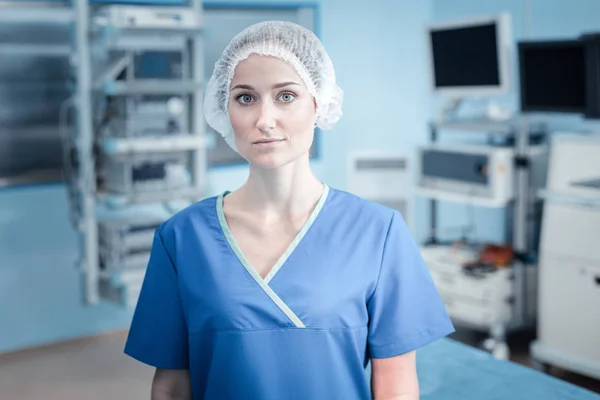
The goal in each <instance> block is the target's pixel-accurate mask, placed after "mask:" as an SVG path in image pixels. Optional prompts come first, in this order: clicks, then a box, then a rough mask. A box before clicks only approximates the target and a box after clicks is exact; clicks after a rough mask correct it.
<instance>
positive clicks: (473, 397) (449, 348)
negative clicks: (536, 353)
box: [417, 338, 600, 400]
mask: <svg viewBox="0 0 600 400" xmlns="http://www.w3.org/2000/svg"><path fill="white" fill-rule="evenodd" d="M417 369H418V373H419V382H420V388H421V400H458V399H460V400H500V399H502V400H507V399H509V400H538V399H540V400H541V399H543V400H600V395H598V394H595V393H593V392H591V391H588V390H586V389H583V388H580V387H578V386H575V385H573V384H571V383H568V382H565V381H562V380H559V379H557V378H554V377H552V376H550V375H547V374H543V373H541V372H538V371H536V370H534V369H531V368H528V367H525V366H523V365H519V364H516V363H513V362H510V361H502V360H497V359H495V358H493V357H492V356H491V355H490V354H489V353H486V352H484V351H482V350H479V349H476V348H474V347H471V346H468V345H465V344H463V343H460V342H457V341H455V340H454V339H449V338H444V339H442V340H439V341H436V342H434V343H432V344H430V345H428V346H425V347H423V348H422V349H420V350H418V351H417Z"/></svg>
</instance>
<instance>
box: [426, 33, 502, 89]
mask: <svg viewBox="0 0 600 400" xmlns="http://www.w3.org/2000/svg"><path fill="white" fill-rule="evenodd" d="M497 35H498V32H497V25H496V23H495V22H490V23H486V24H481V25H473V26H462V27H456V28H445V29H436V30H432V31H431V32H430V40H431V52H432V59H433V74H434V79H435V81H434V85H435V87H436V88H437V89H443V88H452V87H453V88H458V87H463V88H468V87H472V88H475V87H482V86H486V87H490V86H499V85H500V84H501V82H500V79H501V78H500V64H499V60H498V37H497Z"/></svg>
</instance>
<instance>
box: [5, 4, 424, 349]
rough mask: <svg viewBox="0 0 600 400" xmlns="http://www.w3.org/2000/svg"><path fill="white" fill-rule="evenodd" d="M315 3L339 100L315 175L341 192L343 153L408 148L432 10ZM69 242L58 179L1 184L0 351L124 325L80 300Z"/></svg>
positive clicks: (123, 317)
mask: <svg viewBox="0 0 600 400" xmlns="http://www.w3.org/2000/svg"><path fill="white" fill-rule="evenodd" d="M263 2H264V3H282V1H271V2H265V1H263ZM236 3H244V1H236ZM245 3H251V2H249V1H245ZM287 3H293V2H292V1H289V2H287ZM320 4H321V5H320V11H321V12H320V16H321V27H320V31H321V37H322V40H323V42H324V44H325V46H326V48H327V50H328V52H329V53H330V56H331V58H332V59H333V62H334V65H336V66H337V73H338V79H339V84H340V86H341V87H342V88H343V89H344V91H345V102H344V116H343V118H342V119H341V121H340V122H339V124H338V125H337V126H336V128H335V129H334V130H332V131H329V132H325V133H324V134H323V135H322V141H321V157H320V159H319V160H317V161H315V162H314V164H313V165H314V170H315V173H316V174H317V175H318V176H319V178H320V179H322V180H324V181H326V182H328V183H329V184H330V185H331V186H334V187H338V188H342V189H343V188H344V187H345V180H346V177H345V174H346V154H347V152H348V151H351V150H353V149H359V148H360V149H365V148H367V149H369V148H374V149H379V148H385V149H388V148H396V149H402V150H406V151H407V152H411V151H412V146H413V145H414V143H416V142H419V141H423V139H424V137H425V135H426V121H427V119H428V117H429V110H430V109H431V107H430V106H429V94H428V93H427V91H426V82H427V81H426V78H427V77H426V75H425V71H426V64H425V60H424V46H423V43H424V42H423V40H424V39H423V35H422V27H423V24H424V23H425V22H426V21H427V20H428V19H429V18H430V16H431V15H432V9H431V2H430V1H419V2H406V1H403V2H399V1H396V0H388V1H377V2H372V3H371V4H368V5H367V2H365V1H359V0H327V1H322V2H321V3H320ZM351 37H355V39H350V38H351ZM246 176H247V172H246V168H245V167H231V168H219V169H217V170H215V171H213V172H211V176H210V178H211V182H210V183H211V188H212V192H213V193H217V192H220V191H222V190H225V189H235V188H236V187H238V186H239V185H241V184H242V183H243V182H244V179H245V177H246ZM77 246H78V244H77V238H76V235H75V232H74V231H73V229H72V228H71V225H70V222H69V218H68V202H67V197H66V194H65V190H64V188H63V187H62V186H61V185H48V186H43V187H30V188H20V189H5V190H0V352H5V351H12V350H17V349H21V348H25V347H30V346H35V345H41V344H46V343H50V342H56V341H61V340H66V339H70V338H76V337H81V336H85V335H91V334H96V333H100V332H105V331H112V330H117V329H125V328H127V326H128V324H129V321H130V318H131V312H129V311H125V310H122V309H119V308H118V307H116V306H113V305H111V304H101V305H98V306H93V307H87V306H84V305H83V304H82V303H81V302H80V286H79V276H78V274H77V273H76V271H75V267H74V262H75V260H76V258H77V256H78V250H77Z"/></svg>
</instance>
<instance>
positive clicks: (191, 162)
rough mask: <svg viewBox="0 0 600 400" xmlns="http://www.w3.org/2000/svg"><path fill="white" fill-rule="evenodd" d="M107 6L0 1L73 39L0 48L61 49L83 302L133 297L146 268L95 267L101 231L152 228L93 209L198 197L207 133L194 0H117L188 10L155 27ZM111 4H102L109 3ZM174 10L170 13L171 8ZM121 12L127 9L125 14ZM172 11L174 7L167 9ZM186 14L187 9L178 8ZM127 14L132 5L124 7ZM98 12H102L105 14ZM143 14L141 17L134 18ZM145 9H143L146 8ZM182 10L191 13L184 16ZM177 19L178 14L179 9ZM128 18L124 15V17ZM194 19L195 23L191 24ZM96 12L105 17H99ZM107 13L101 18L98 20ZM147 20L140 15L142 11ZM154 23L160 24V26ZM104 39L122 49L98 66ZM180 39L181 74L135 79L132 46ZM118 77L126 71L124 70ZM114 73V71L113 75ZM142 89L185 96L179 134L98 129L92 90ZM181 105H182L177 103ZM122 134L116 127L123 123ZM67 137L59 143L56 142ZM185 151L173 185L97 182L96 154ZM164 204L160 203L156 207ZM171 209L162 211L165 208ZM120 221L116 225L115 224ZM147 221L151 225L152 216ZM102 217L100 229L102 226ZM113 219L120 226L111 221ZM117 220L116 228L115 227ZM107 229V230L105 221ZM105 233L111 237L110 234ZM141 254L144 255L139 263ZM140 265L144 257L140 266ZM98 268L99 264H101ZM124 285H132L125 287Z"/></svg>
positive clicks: (150, 47) (13, 16) (14, 17)
mask: <svg viewBox="0 0 600 400" xmlns="http://www.w3.org/2000/svg"><path fill="white" fill-rule="evenodd" d="M110 7H113V5H109V4H107V5H91V4H90V3H89V2H88V1H87V0H73V1H72V2H71V3H69V4H64V3H57V4H47V3H34V4H23V3H7V4H2V8H0V22H2V21H10V22H11V23H14V22H23V23H27V24H33V25H35V24H36V23H39V24H60V25H65V27H68V28H70V31H71V41H70V43H65V44H52V45H51V46H49V45H45V44H43V43H42V44H40V43H36V44H27V43H25V44H14V45H13V44H10V45H7V44H4V45H2V46H0V54H2V53H6V52H9V53H10V52H12V53H14V52H39V51H40V50H41V51H42V52H43V53H44V54H45V55H47V56H51V57H69V60H70V68H71V74H72V87H73V92H72V96H71V98H70V99H69V100H68V102H66V103H65V104H64V106H69V107H70V108H72V110H73V115H74V126H73V127H72V128H71V129H66V128H65V127H62V128H63V132H67V133H66V134H65V135H66V136H67V139H66V142H68V144H67V146H69V149H68V150H69V151H68V153H69V155H70V156H69V157H68V162H67V163H66V164H68V165H66V166H65V167H66V168H67V170H68V171H66V175H67V176H66V179H67V187H68V191H69V197H70V201H71V208H72V219H73V221H72V222H73V224H74V226H75V228H76V229H77V231H78V234H79V237H80V242H81V258H80V260H79V262H78V269H79V271H80V272H81V277H82V289H83V301H84V302H85V303H87V304H90V305H93V304H97V303H98V302H100V301H101V300H115V301H117V302H119V303H121V304H124V305H127V306H132V305H134V304H133V303H135V301H136V290H135V289H136V288H137V289H138V292H139V286H141V281H142V279H143V275H144V269H143V268H138V269H137V270H132V271H128V270H126V269H124V268H122V266H120V265H116V266H115V265H113V266H111V268H103V265H102V264H103V263H102V254H101V253H102V251H103V249H102V246H103V245H104V246H106V245H107V244H106V242H107V241H111V240H107V239H106V238H104V239H103V238H102V237H101V233H102V232H109V234H112V235H118V234H119V233H123V231H124V229H125V230H127V229H129V228H131V227H133V226H134V225H136V224H137V227H139V226H140V225H144V224H147V225H148V226H147V227H146V228H148V229H147V231H146V232H143V234H142V233H139V232H138V233H137V236H135V235H132V237H131V238H129V239H130V240H129V242H128V243H131V245H132V246H134V245H136V243H137V245H140V243H143V244H144V245H145V246H147V245H148V243H147V242H148V241H151V239H152V235H151V234H149V233H151V232H152V231H153V229H152V227H155V226H156V225H157V224H159V223H160V222H161V221H160V220H153V221H149V220H148V219H147V218H145V217H141V218H140V217H139V216H138V217H136V218H133V219H132V217H131V216H128V215H127V213H123V212H121V211H122V210H117V211H119V212H116V213H115V215H116V217H113V218H111V219H110V220H108V221H104V220H103V218H104V217H100V214H101V213H100V212H99V209H100V208H104V209H119V208H121V209H122V208H127V207H136V206H138V205H139V206H143V207H147V206H149V205H156V206H158V207H162V206H164V205H165V203H166V202H169V201H180V200H183V201H185V202H194V201H197V200H199V199H201V198H203V197H204V196H205V187H206V146H205V144H206V140H205V131H204V127H205V125H204V118H203V104H202V99H203V94H202V84H203V80H204V70H203V65H204V43H203V40H204V38H203V35H202V15H203V13H202V3H201V1H200V0H190V3H189V4H188V5H187V6H183V7H171V6H162V7H161V6H122V7H127V8H128V9H129V11H128V12H136V11H132V10H133V9H135V8H137V10H139V11H141V12H142V14H144V13H146V14H148V13H152V12H153V10H158V11H157V13H156V15H157V16H158V15H159V14H160V18H167V19H168V18H171V17H172V18H174V19H173V20H172V21H178V23H179V22H180V21H182V19H178V18H179V17H181V16H184V17H186V18H187V20H186V21H184V22H187V25H186V24H184V23H182V25H181V26H176V24H173V25H172V26H171V25H168V24H169V22H167V26H165V25H164V23H165V20H162V21H158V18H159V17H157V21H158V22H159V24H158V25H157V29H154V28H153V27H152V26H150V27H149V26H148V25H146V26H144V25H143V24H140V25H137V26H136V25H135V24H131V25H130V26H127V23H123V24H121V25H120V26H117V27H115V26H111V24H110V23H111V21H113V22H114V19H113V20H111V19H110V18H104V17H105V15H103V12H104V11H105V10H107V9H109V8H110ZM109 12H110V11H109ZM178 12H179V13H181V14H179V15H175V14H177V13H178ZM125 14H127V13H125ZM171 14H174V15H175V16H174V17H173V16H172V15H171ZM184 14H185V15H184ZM129 15H131V14H129ZM103 18H104V19H103ZM140 18H144V16H142V17H140ZM145 18H148V17H147V15H146V16H145ZM190 18H192V20H193V22H194V23H192V24H190ZM183 19H185V18H183ZM131 20H132V19H129V22H130V23H131ZM196 20H197V24H196V23H195V22H196ZM102 21H104V22H105V24H104V25H103V23H102ZM106 21H108V23H106ZM146 21H147V19H146ZM161 24H162V25H161ZM99 44H100V46H105V47H106V48H107V49H109V50H110V51H111V52H112V53H115V54H117V53H119V52H121V54H122V56H121V57H120V58H118V59H116V60H115V59H110V60H108V62H107V63H106V65H105V66H104V67H105V68H102V69H101V70H98V62H97V61H96V60H95V57H96V56H97V55H98V54H97V53H98V52H97V49H98V45H99ZM176 48H179V49H180V50H181V51H182V60H183V61H182V72H181V77H179V78H176V79H172V80H169V79H156V80H154V79H150V80H136V79H135V73H133V72H131V71H132V70H133V69H134V68H133V66H132V64H131V62H130V61H131V57H132V54H134V53H136V52H137V51H139V50H145V51H146V50H147V51H165V50H174V49H176ZM123 76H125V79H123ZM117 78H119V79H117ZM142 95H177V96H181V98H183V99H184V100H183V108H182V109H183V111H182V112H183V116H182V118H181V120H182V121H183V123H182V126H183V129H182V130H181V131H180V133H181V134H179V135H170V136H167V135H163V136H158V137H156V136H154V137H133V136H131V135H128V134H127V133H126V132H125V134H123V135H119V136H118V137H110V136H107V135H103V136H102V137H100V136H101V135H100V134H99V132H100V131H99V129H98V118H99V117H98V113H97V111H96V110H97V108H98V107H97V106H98V99H99V98H100V99H102V98H103V97H111V98H120V99H124V101H125V102H126V104H129V103H130V100H129V99H130V98H134V97H135V96H142ZM179 108H181V105H180V106H179ZM122 133H123V132H122ZM64 145H65V144H64V143H63V146H64ZM182 152H185V153H186V157H187V158H186V160H188V167H189V183H188V184H186V186H180V187H177V188H170V187H169V188H165V189H163V190H150V191H149V190H145V191H140V192H136V191H131V192H125V193H123V192H115V191H114V190H113V191H111V190H106V189H103V188H101V187H99V185H98V182H99V174H100V170H99V169H98V168H99V159H103V160H105V161H106V160H108V162H111V161H110V160H112V159H114V158H115V157H121V159H122V160H125V161H124V162H127V160H128V159H132V158H135V157H144V155H148V154H158V153H160V154H163V155H164V154H175V153H182ZM163 209H164V208H163ZM172 212H174V211H172V210H171V211H170V213H171V214H172ZM119 224H121V225H119ZM153 224H154V225H153ZM103 226H104V228H103ZM119 227H121V228H119ZM123 227H124V228H123ZM113 228H114V229H113ZM109 239H110V238H109ZM124 242H127V241H126V240H113V241H112V243H114V244H118V245H122V244H123V243H124ZM147 257H149V251H148V254H147V255H146V258H142V265H144V264H147ZM144 262H145V263H144ZM144 266H145V265H144ZM104 267H106V266H104ZM127 285H132V287H133V288H134V290H133V291H129V293H128V288H127Z"/></svg>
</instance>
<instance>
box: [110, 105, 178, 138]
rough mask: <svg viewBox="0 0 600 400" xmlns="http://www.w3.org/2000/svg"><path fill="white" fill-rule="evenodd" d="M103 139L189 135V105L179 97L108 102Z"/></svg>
mask: <svg viewBox="0 0 600 400" xmlns="http://www.w3.org/2000/svg"><path fill="white" fill-rule="evenodd" d="M102 113H103V116H102V125H101V128H100V129H101V131H100V132H99V135H100V136H101V137H142V136H163V135H170V136H175V135H177V134H187V133H188V123H187V121H186V116H187V115H188V110H187V105H186V103H185V101H184V100H183V99H182V98H181V97H180V96H145V97H143V96H140V97H135V98H127V99H125V98H122V97H115V98H109V99H108V100H107V104H106V105H104V110H103V111H102Z"/></svg>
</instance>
